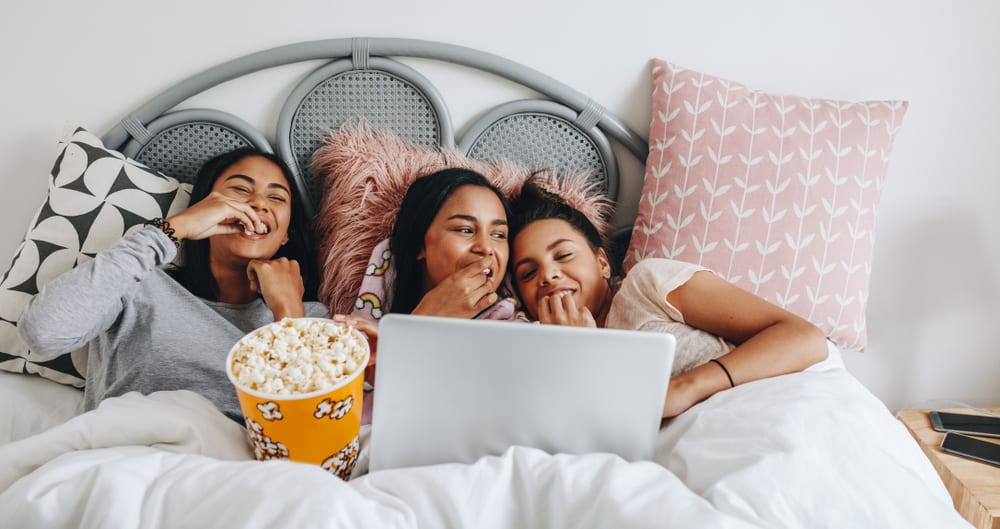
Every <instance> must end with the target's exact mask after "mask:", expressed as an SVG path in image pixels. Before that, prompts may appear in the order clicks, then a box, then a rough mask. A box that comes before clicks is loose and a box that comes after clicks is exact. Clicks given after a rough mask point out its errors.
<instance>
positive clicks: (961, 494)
mask: <svg viewBox="0 0 1000 529" xmlns="http://www.w3.org/2000/svg"><path fill="white" fill-rule="evenodd" d="M927 411H928V410H903V411H900V412H899V413H897V417H899V420H900V421H902V422H903V424H904V425H905V426H906V429H907V430H909V431H910V434H911V435H913V438H914V439H916V440H917V443H919V444H920V448H921V449H923V451H924V453H925V454H927V458H928V459H930V460H931V463H932V464H933V465H934V469H935V470H937V473H938V474H939V475H940V476H941V480H942V481H943V482H944V485H945V487H947V489H948V492H949V493H950V494H951V499H952V500H953V501H954V502H955V508H956V509H958V512H959V513H960V514H961V515H962V516H963V517H964V518H965V519H966V520H969V522H971V523H972V525H974V526H975V527H977V528H978V529H1000V467H995V466H992V465H989V464H987V463H980V462H979V461H973V460H971V459H966V458H964V457H960V456H956V455H952V454H949V453H946V452H942V451H941V439H942V438H943V437H944V434H943V433H941V432H936V431H934V429H933V428H932V427H931V421H930V419H929V418H928V417H927ZM941 411H954V412H958V413H975V412H974V411H970V410H961V409H955V410H941ZM992 411H996V410H992ZM978 438H979V439H986V440H992V441H993V442H997V443H1000V439H990V438H988V437H981V436H979V437H978Z"/></svg>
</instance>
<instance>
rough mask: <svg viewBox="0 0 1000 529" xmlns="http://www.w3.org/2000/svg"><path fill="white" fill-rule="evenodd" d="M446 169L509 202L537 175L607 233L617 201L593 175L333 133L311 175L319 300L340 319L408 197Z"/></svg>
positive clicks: (363, 133)
mask: <svg viewBox="0 0 1000 529" xmlns="http://www.w3.org/2000/svg"><path fill="white" fill-rule="evenodd" d="M448 167H463V168H466V169H471V170H473V171H476V172H478V173H480V174H482V175H483V176H484V177H486V179H487V180H489V181H490V182H492V183H493V184H494V185H495V186H497V188H499V189H500V190H501V191H502V192H503V193H504V194H505V195H507V197H508V198H511V199H513V198H516V197H517V196H518V195H519V194H520V191H521V186H522V185H523V184H524V181H525V180H526V179H527V178H528V177H529V176H532V175H538V176H536V178H541V179H542V182H543V183H544V185H545V187H546V188H548V190H549V191H552V192H554V193H556V194H558V195H560V196H562V197H563V198H564V199H565V200H566V201H567V203H569V204H570V205H571V206H573V207H575V208H577V209H579V210H580V211H581V212H582V213H584V214H585V215H587V217H588V218H590V219H591V221H593V222H594V225H595V226H596V227H597V229H598V230H600V231H601V233H602V234H603V235H608V233H609V232H610V228H611V226H610V224H609V222H608V219H609V218H610V216H611V212H612V208H613V204H612V203H611V201H610V200H609V199H608V198H607V197H606V196H605V195H603V194H602V193H600V191H599V188H598V186H597V184H596V183H595V182H594V181H592V180H591V179H590V175H589V173H570V174H565V173H560V174H558V175H557V174H556V173H555V171H551V170H544V169H543V170H541V171H539V170H537V169H534V168H531V169H529V168H525V167H520V166H518V165H516V164H513V163H510V162H498V163H490V162H483V161H479V160H473V159H470V158H468V157H466V156H465V155H464V154H462V153H461V152H460V151H458V150H457V149H444V148H432V147H421V146H417V145H414V144H411V143H409V142H406V141H403V140H401V139H400V138H398V137H397V136H396V135H394V134H392V133H391V132H388V131H384V130H377V129H372V128H371V127H369V126H368V125H366V124H364V123H360V124H350V125H346V126H344V127H342V128H340V129H338V130H335V131H332V132H331V133H330V134H329V135H328V136H327V137H326V138H325V139H324V142H323V145H321V146H320V148H319V149H317V150H316V152H315V153H314V154H313V160H312V171H313V174H314V175H316V177H317V178H319V179H320V180H321V181H322V182H323V186H324V192H323V200H322V202H321V204H320V208H319V212H318V213H317V215H316V221H315V228H316V237H317V250H318V254H319V266H320V287H319V299H320V301H322V302H323V303H325V304H326V305H327V306H328V307H329V308H330V311H331V312H332V313H334V314H349V313H350V312H351V311H352V310H353V309H354V302H355V300H356V299H357V296H358V289H359V288H360V286H361V280H362V278H363V276H364V273H365V267H366V266H367V265H368V258H369V256H370V255H371V252H372V250H373V249H374V248H375V245H376V244H378V243H379V241H382V240H383V239H386V238H387V237H389V235H390V233H391V232H392V228H393V225H394V223H395V221H396V214H397V213H398V211H399V206H400V204H401V203H402V201H403V195H405V194H406V190H407V189H408V188H409V186H410V184H411V183H413V181H414V180H416V179H417V178H419V177H421V176H425V175H428V174H431V173H433V172H435V171H438V170H440V169H445V168H448Z"/></svg>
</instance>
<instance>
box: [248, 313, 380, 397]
mask: <svg viewBox="0 0 1000 529" xmlns="http://www.w3.org/2000/svg"><path fill="white" fill-rule="evenodd" d="M367 351H368V347H367V345H366V344H365V341H364V339H363V338H362V337H360V336H359V335H358V334H357V333H356V332H355V331H353V330H352V329H350V328H349V327H347V326H345V325H341V324H339V323H335V322H333V321H330V320H323V319H313V318H300V319H294V318H284V319H282V320H281V321H279V322H275V323H272V324H270V325H267V326H265V327H262V328H260V329H257V330H256V331H254V332H253V333H251V334H248V335H246V336H244V337H243V338H242V339H241V340H240V341H239V343H238V344H237V345H236V348H235V351H234V352H233V363H232V373H233V375H234V376H235V377H236V380H237V381H239V383H240V385H242V386H244V387H246V388H249V389H252V390H254V391H260V392H263V393H269V394H273V395H297V394H303V393H312V392H314V391H318V390H321V389H325V388H329V387H331V386H334V385H336V384H338V383H340V382H342V381H343V380H345V379H346V378H347V377H348V376H349V375H351V374H353V373H354V372H355V371H357V370H358V369H360V368H362V367H364V365H363V362H364V361H365V356H366V353H367Z"/></svg>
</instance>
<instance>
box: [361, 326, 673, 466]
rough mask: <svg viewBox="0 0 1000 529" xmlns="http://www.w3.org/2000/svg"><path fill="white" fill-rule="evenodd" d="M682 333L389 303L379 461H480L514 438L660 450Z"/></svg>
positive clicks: (378, 410) (632, 453) (378, 393)
mask: <svg viewBox="0 0 1000 529" xmlns="http://www.w3.org/2000/svg"><path fill="white" fill-rule="evenodd" d="M675 345H676V341H675V339H674V337H673V336H672V335H670V334H665V333H654V332H638V331H621V330H610V329H586V328H580V327H564V326H558V325H536V324H529V323H519V322H506V321H480V320H466V319H459V318H438V317H429V316H412V315H400V314H389V315H387V316H385V317H384V318H382V320H381V322H380V323H379V340H378V364H377V365H378V367H377V372H376V375H377V377H376V381H375V385H376V390H375V395H374V404H373V406H374V408H373V411H372V430H371V444H370V448H369V450H370V457H371V459H370V465H369V468H370V470H372V471H375V470H383V469H389V468H398V467H410V466H420V465H432V464H437V463H452V462H458V463H472V462H474V461H476V460H478V459H479V458H480V457H482V456H486V455H500V454H502V453H503V452H505V451H506V450H507V449H508V448H509V447H511V446H514V445H520V446H529V447H534V448H539V449H541V450H544V451H546V452H548V453H553V454H554V453H569V454H582V453H589V452H609V453H614V454H618V455H620V456H621V457H623V458H624V459H626V460H629V461H637V460H644V459H650V458H651V457H652V455H653V449H654V444H655V441H656V434H657V431H658V429H659V426H660V417H661V415H662V411H663V402H664V399H665V398H666V393H667V384H668V382H669V379H670V367H671V365H672V363H673V359H674V347H675Z"/></svg>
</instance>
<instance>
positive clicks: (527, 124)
mask: <svg viewBox="0 0 1000 529" xmlns="http://www.w3.org/2000/svg"><path fill="white" fill-rule="evenodd" d="M396 57H410V58H421V59H433V60H438V61H444V62H449V63H454V64H458V65H462V66H466V67H470V68H475V69H478V70H482V71H485V72H489V73H492V74H494V75H497V76H500V77H503V78H505V79H508V80H511V81H514V82H517V83H519V84H521V85H523V86H525V87H528V88H530V89H532V90H534V91H536V92H538V93H540V94H541V95H542V96H544V97H545V98H547V99H527V100H517V101H511V102H508V103H504V104H502V105H499V106H497V107H494V108H493V109H490V110H488V111H486V112H484V113H483V114H482V115H481V117H479V118H478V119H476V120H475V122H474V123H472V124H470V125H469V126H468V127H467V128H466V130H467V132H466V133H465V134H464V135H463V136H462V137H461V138H459V139H458V141H457V142H456V138H455V127H454V126H453V124H452V122H451V117H450V115H449V113H448V108H447V106H446V105H445V103H444V101H443V99H442V97H441V95H440V94H439V92H438V90H437V89H436V88H435V87H434V86H433V85H432V84H431V83H430V82H429V81H428V80H427V79H426V78H425V77H424V76H423V75H421V74H420V73H419V72H417V71H416V70H414V69H413V68H412V67H410V66H407V65H405V64H403V63H400V62H399V61H397V60H394V58H396ZM314 60H327V61H328V62H326V63H325V64H324V65H322V66H320V67H319V68H317V69H315V70H313V71H312V72H311V73H309V74H308V75H306V77H305V78H304V79H302V80H301V81H299V82H298V84H297V85H296V87H295V88H294V90H292V92H291V94H290V95H289V96H288V98H287V99H286V100H285V102H284V105H283V107H282V108H281V111H280V115H279V117H278V124H277V130H276V131H275V136H274V137H275V145H274V146H272V145H271V143H270V142H269V141H268V140H267V139H266V137H265V135H264V134H262V133H261V132H260V131H258V130H257V129H255V128H254V127H253V126H252V125H250V124H248V123H247V122H246V121H244V120H243V119H241V118H239V117H237V116H234V115H232V114H229V113H226V112H221V111H218V110H211V109H185V110H172V109H174V108H175V107H176V106H177V105H178V104H180V103H182V102H183V101H185V100H186V99H188V98H190V97H192V96H194V95H196V94H199V93H201V92H203V91H205V90H207V89H209V88H212V87H214V86H216V85H218V84H220V83H223V82H226V81H230V80H232V79H236V78H238V77H241V76H244V75H247V74H250V73H253V72H256V71H259V70H264V69H268V68H273V67H277V66H282V65H286V64H291V63H298V62H303V61H314ZM357 118H363V119H365V120H366V121H368V122H369V123H370V124H371V125H372V126H374V127H378V128H385V129H388V130H391V131H393V132H394V133H396V134H397V135H399V136H400V137H402V138H403V139H406V140H408V141H410V142H413V143H416V144H420V145H435V144H436V145H441V146H445V147H452V146H455V145H457V146H458V147H459V148H461V149H462V150H463V151H464V152H465V153H467V154H468V155H469V156H471V157H473V158H477V159H483V160H496V159H508V160H512V161H516V162H519V163H521V164H523V165H526V166H528V167H554V168H556V169H560V170H580V169H586V170H591V171H593V174H594V175H595V178H597V179H599V180H600V182H601V185H602V186H603V187H604V189H605V190H606V191H607V192H608V194H609V196H611V197H612V198H615V199H617V200H618V201H619V202H620V203H629V201H632V202H634V201H636V200H637V197H624V196H618V192H619V188H620V186H619V174H620V173H619V170H618V163H617V160H616V159H615V155H614V151H613V149H612V147H611V142H610V141H609V138H608V137H610V138H611V139H613V140H615V141H616V142H618V143H619V144H621V145H623V146H624V147H625V148H626V149H627V150H628V152H630V153H631V154H632V155H633V156H635V157H636V158H637V159H638V160H639V161H640V162H641V163H644V162H645V159H646V141H645V140H644V139H643V138H642V137H641V136H639V135H638V134H636V133H635V132H633V131H632V130H631V129H629V128H628V127H627V126H626V125H625V124H624V123H623V121H622V120H621V119H619V118H618V117H617V116H615V115H613V114H611V113H610V112H608V111H607V110H605V109H604V108H603V107H602V106H600V105H599V104H597V103H596V102H594V101H592V100H591V99H589V98H588V97H586V96H584V95H583V94H581V93H579V92H577V91H575V90H573V89H572V88H570V87H568V86H566V85H564V84H563V83H561V82H559V81H557V80H555V79H553V78H551V77H548V76H546V75H544V74H542V73H540V72H538V71H536V70H533V69H531V68H528V67H526V66H523V65H521V64H518V63H515V62H512V61H509V60H507V59H504V58H501V57H498V56H496V55H492V54H489V53H485V52H481V51H477V50H474V49H471V48H465V47H461V46H455V45H450V44H444V43H439V42H429V41H422V40H413V39H384V38H353V39H330V40H320V41H311V42H302V43H298V44H291V45H288V46H282V47H278V48H273V49H270V50H265V51H261V52H258V53H254V54H250V55H246V56H244V57H240V58H238V59H235V60H232V61H229V62H226V63H223V64H220V65H218V66H216V67H214V68H211V69H209V70H206V71H204V72H202V73H199V74H197V75H194V76H192V77H190V78H188V79H186V80H184V81H182V82H180V83H178V84H176V85H174V86H172V87H171V88H169V89H167V90H166V91H164V92H163V93H161V94H160V95H158V96H156V97H154V98H153V99H151V100H150V101H148V102H147V103H145V104H144V105H142V106H140V107H139V108H138V109H136V110H134V111H133V112H131V113H130V114H129V115H128V116H127V117H126V118H125V119H123V120H122V121H121V122H120V123H119V124H118V125H116V126H115V127H114V128H112V129H111V130H110V131H109V132H108V133H107V134H105V135H104V138H103V140H104V142H105V144H106V145H108V146H109V147H112V148H119V149H121V150H122V151H123V152H124V153H125V154H126V155H127V156H130V157H132V158H134V159H136V160H138V161H140V162H142V163H144V164H146V165H149V166H150V167H153V168H154V169H158V170H160V171H163V172H164V173H166V174H170V175H171V176H174V177H176V178H179V179H181V180H184V181H192V180H193V179H194V175H195V172H196V170H197V168H198V167H200V166H201V164H202V163H203V162H204V161H205V160H207V159H208V158H210V157H212V156H214V155H215V154H218V153H221V152H224V151H227V150H231V149H232V148H234V147H237V146H243V145H254V146H257V147H260V148H262V149H265V150H268V151H272V152H277V153H278V154H279V155H280V156H281V157H282V158H283V159H285V160H286V161H287V162H288V164H289V166H290V167H291V168H292V171H293V172H294V174H295V178H296V182H294V185H295V186H296V187H297V190H298V192H299V193H301V194H302V195H303V196H305V197H306V201H305V202H306V207H307V211H308V212H309V213H310V214H314V213H315V208H316V205H317V204H318V203H319V194H320V193H321V188H320V183H319V182H317V181H316V180H315V179H314V178H313V176H312V175H311V174H310V172H309V160H310V157H311V155H312V152H313V151H314V150H315V149H316V147H317V146H318V145H319V143H320V141H321V140H322V137H323V136H324V135H325V133H326V132H327V131H329V130H330V129H333V128H336V127H338V126H340V125H342V124H343V123H345V122H347V121H349V120H354V119H357ZM628 187H629V189H640V188H641V186H640V185H633V186H628ZM629 230H630V228H629V227H628V226H622V227H619V229H618V232H617V234H616V239H618V240H617V242H616V244H617V245H622V244H623V241H622V240H621V239H622V238H624V242H627V237H628V233H629Z"/></svg>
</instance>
